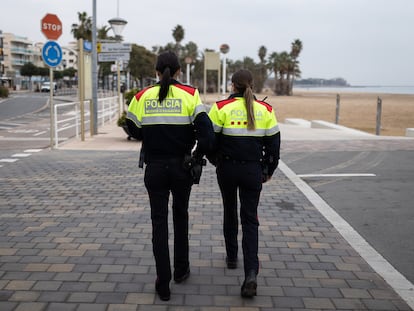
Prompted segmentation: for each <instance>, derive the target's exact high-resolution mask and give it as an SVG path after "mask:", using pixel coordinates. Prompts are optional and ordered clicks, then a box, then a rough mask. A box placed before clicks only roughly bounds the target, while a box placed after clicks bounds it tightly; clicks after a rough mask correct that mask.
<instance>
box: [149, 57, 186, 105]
mask: <svg viewBox="0 0 414 311" xmlns="http://www.w3.org/2000/svg"><path fill="white" fill-rule="evenodd" d="M180 68H181V66H180V62H179V61H178V57H177V55H175V53H174V52H171V51H168V52H163V53H161V54H160V55H158V59H157V64H156V66H155V69H156V70H157V71H158V72H160V73H161V81H160V85H161V88H160V92H159V94H158V100H159V101H160V102H162V101H163V100H164V99H165V98H166V97H167V94H168V90H169V87H170V84H171V83H172V77H173V76H174V74H175V73H176V71H177V70H179V69H180Z"/></svg>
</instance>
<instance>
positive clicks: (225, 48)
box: [220, 43, 230, 95]
mask: <svg viewBox="0 0 414 311" xmlns="http://www.w3.org/2000/svg"><path fill="white" fill-rule="evenodd" d="M229 50H230V47H229V45H228V44H226V43H223V44H222V45H220V52H221V53H223V86H222V90H223V95H224V94H226V84H227V79H226V63H227V60H226V54H227V53H228V52H229Z"/></svg>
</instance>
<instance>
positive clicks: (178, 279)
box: [174, 268, 190, 283]
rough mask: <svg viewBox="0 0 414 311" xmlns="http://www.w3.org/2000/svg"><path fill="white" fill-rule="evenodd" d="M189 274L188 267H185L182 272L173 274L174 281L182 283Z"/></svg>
mask: <svg viewBox="0 0 414 311" xmlns="http://www.w3.org/2000/svg"><path fill="white" fill-rule="evenodd" d="M174 274H175V273H174ZM189 276H190V268H187V270H185V272H184V273H183V274H181V275H175V276H174V281H175V283H182V282H184V281H185V280H187V279H188V277H189Z"/></svg>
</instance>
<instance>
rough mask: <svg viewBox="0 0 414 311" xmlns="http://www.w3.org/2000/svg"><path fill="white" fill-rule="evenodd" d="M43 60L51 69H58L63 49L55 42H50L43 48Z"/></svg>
mask: <svg viewBox="0 0 414 311" xmlns="http://www.w3.org/2000/svg"><path fill="white" fill-rule="evenodd" d="M42 58H43V61H44V62H45V64H46V65H48V66H49V67H56V66H58V65H59V64H60V62H61V61H62V49H61V47H60V45H59V44H58V43H56V42H55V41H48V42H46V44H45V45H44V46H43V49H42Z"/></svg>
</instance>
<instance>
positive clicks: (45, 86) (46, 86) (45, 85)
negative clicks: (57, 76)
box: [40, 82, 57, 92]
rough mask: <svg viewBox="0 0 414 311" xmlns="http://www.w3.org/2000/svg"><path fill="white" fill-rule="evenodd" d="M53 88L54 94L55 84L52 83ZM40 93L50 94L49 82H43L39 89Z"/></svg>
mask: <svg viewBox="0 0 414 311" xmlns="http://www.w3.org/2000/svg"><path fill="white" fill-rule="evenodd" d="M53 88H54V91H55V92H56V91H57V84H56V82H53ZM40 91H41V92H50V82H43V83H42V86H41V88H40Z"/></svg>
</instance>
